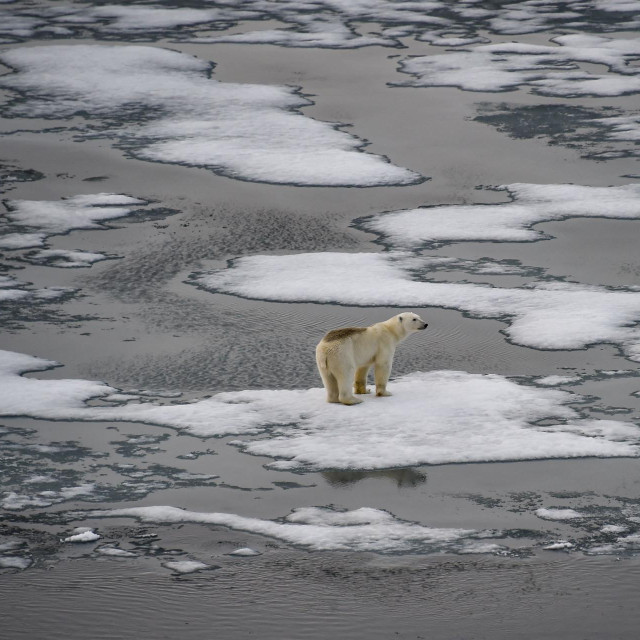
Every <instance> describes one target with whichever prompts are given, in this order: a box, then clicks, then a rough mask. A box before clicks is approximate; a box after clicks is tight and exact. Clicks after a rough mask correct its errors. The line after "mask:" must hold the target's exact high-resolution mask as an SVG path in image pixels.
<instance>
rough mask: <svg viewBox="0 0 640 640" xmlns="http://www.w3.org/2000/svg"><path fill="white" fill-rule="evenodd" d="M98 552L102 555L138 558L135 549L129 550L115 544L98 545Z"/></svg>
mask: <svg viewBox="0 0 640 640" xmlns="http://www.w3.org/2000/svg"><path fill="white" fill-rule="evenodd" d="M96 552H97V553H99V554H100V555H101V556H109V557H111V558H137V557H138V554H137V553H134V552H133V551H127V550H126V549H120V547H116V546H114V545H104V546H102V547H98V548H97V549H96Z"/></svg>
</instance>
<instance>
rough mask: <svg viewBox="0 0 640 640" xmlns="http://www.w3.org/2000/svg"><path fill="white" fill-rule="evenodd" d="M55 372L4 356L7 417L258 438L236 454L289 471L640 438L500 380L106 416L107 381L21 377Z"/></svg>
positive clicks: (0, 404) (574, 448) (114, 411)
mask: <svg viewBox="0 0 640 640" xmlns="http://www.w3.org/2000/svg"><path fill="white" fill-rule="evenodd" d="M52 364H53V363H51V362H49V361H46V360H40V359H37V358H32V357H30V356H25V355H22V354H14V353H10V352H0V415H25V416H31V417H34V418H45V419H66V420H86V421H131V422H147V423H151V424H156V425H160V426H168V427H173V428H176V429H181V430H184V431H186V432H188V433H191V434H194V435H198V436H221V435H227V434H245V435H259V436H260V438H258V439H254V440H242V441H235V442H234V444H236V445H237V446H239V447H241V448H242V450H244V451H246V452H247V453H251V454H255V455H261V456H269V457H272V458H277V459H278V460H277V461H276V462H274V463H273V464H272V466H273V468H276V469H282V470H285V469H288V470H291V469H295V470H309V469H311V470H314V469H325V468H333V469H381V468H390V467H406V466H412V465H421V464H447V463H456V462H487V461H500V460H531V459H540V458H574V457H585V456H599V457H619V456H627V457H635V456H637V455H638V453H639V449H638V444H639V443H640V430H639V428H638V427H637V426H636V425H634V424H633V423H629V422H619V421H615V420H594V419H590V418H585V417H582V416H581V415H580V414H579V413H578V412H577V411H576V410H575V409H573V408H572V407H570V406H568V405H569V404H570V403H575V402H579V401H580V400H581V398H580V397H579V396H576V395H574V394H572V393H570V392H567V391H561V390H557V389H549V388H540V387H535V386H526V385H520V384H517V383H516V382H514V381H512V380H509V379H507V378H504V377H502V376H498V375H480V374H469V373H465V372H455V371H432V372H429V373H415V374H412V375H408V376H403V377H401V378H398V379H396V380H394V381H392V383H391V390H392V392H393V394H394V395H393V396H392V397H390V398H385V399H380V398H376V397H373V396H363V397H364V403H363V404H361V405H359V406H358V407H357V408H356V409H355V410H354V409H347V408H345V407H343V406H342V405H335V404H329V403H327V402H326V399H325V393H324V390H323V389H319V388H315V389H305V390H302V389H298V390H284V389H283V390H257V391H239V392H226V393H219V394H217V395H215V396H213V397H212V398H208V399H205V400H201V401H198V402H194V403H191V404H180V405H164V406H163V405H156V404H153V403H149V402H145V403H143V404H139V405H131V404H128V405H124V406H109V407H103V406H89V405H88V404H86V401H87V400H89V399H90V398H99V397H101V396H102V395H107V394H109V393H111V392H113V389H111V388H110V387H107V385H105V384H103V383H98V382H89V381H84V380H50V379H47V380H38V379H35V378H26V377H24V376H20V375H19V373H20V372H25V371H37V370H42V369H45V368H48V367H50V366H51V365H52ZM381 407H382V408H383V409H384V410H381ZM541 421H544V424H542V423H541ZM49 493H51V494H52V495H49ZM58 493H60V492H57V493H55V492H41V493H39V494H38V495H37V496H35V497H33V499H38V500H42V501H49V502H53V501H56V500H57V499H58V498H60V497H61V496H59V495H58ZM62 497H63V498H64V497H65V496H62ZM27 498H30V497H24V496H20V495H14V496H12V497H11V501H12V502H13V503H14V504H16V505H17V504H18V502H19V501H20V500H23V499H27ZM25 506H32V505H30V504H26V503H24V504H22V505H21V508H24V507H25ZM33 506H36V505H33Z"/></svg>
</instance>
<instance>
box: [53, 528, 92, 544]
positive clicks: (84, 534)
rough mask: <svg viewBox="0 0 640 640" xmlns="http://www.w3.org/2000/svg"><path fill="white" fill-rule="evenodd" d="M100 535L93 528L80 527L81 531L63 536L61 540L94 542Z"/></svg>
mask: <svg viewBox="0 0 640 640" xmlns="http://www.w3.org/2000/svg"><path fill="white" fill-rule="evenodd" d="M101 537H102V536H101V535H99V534H97V533H96V532H95V531H94V530H93V529H86V528H84V527H83V528H82V531H79V532H78V533H74V534H73V535H71V536H68V537H67V538H63V539H62V542H95V541H96V540H100V538H101Z"/></svg>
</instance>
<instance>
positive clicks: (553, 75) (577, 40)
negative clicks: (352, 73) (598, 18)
mask: <svg viewBox="0 0 640 640" xmlns="http://www.w3.org/2000/svg"><path fill="white" fill-rule="evenodd" d="M552 41H553V42H554V43H555V44H556V45H558V46H547V45H533V44H527V43H520V42H514V43H499V44H487V45H479V46H477V47H475V48H473V49H471V50H469V51H458V52H452V53H447V54H441V55H432V56H418V57H414V58H409V59H406V60H403V61H401V63H400V70H401V71H402V72H404V73H407V74H409V75H411V76H413V79H412V80H409V81H407V82H404V83H401V86H414V87H458V88H460V89H464V90H465V91H493V92H495V91H509V90H513V89H515V88H517V87H519V86H523V85H526V86H529V87H531V88H532V90H533V91H534V92H535V93H539V94H542V95H550V96H563V97H576V96H590V95H595V96H618V95H624V94H629V93H636V92H638V91H640V75H638V74H637V68H636V67H634V66H633V65H632V63H633V62H634V61H636V60H637V59H638V58H640V39H612V38H606V37H604V36H599V35H595V34H570V35H564V36H558V37H556V38H552ZM579 63H591V64H596V65H604V66H606V67H608V68H609V71H610V72H612V74H608V73H603V74H596V73H591V72H589V71H583V70H581V69H580V68H579V67H578V64H579ZM613 74H615V75H613Z"/></svg>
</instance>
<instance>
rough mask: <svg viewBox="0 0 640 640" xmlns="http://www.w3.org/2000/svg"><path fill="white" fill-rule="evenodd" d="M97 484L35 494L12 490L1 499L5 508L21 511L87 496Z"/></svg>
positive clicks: (0, 502) (1, 503)
mask: <svg viewBox="0 0 640 640" xmlns="http://www.w3.org/2000/svg"><path fill="white" fill-rule="evenodd" d="M95 488H96V485H95V484H93V483H90V482H87V483H85V484H81V485H79V486H76V487H62V488H61V489H60V490H58V491H49V490H47V491H40V492H38V493H37V494H35V495H27V494H24V493H16V492H15V491H10V492H7V493H5V495H4V497H3V498H2V500H1V501H0V505H1V506H2V508H3V509H7V510H8V511H21V510H22V509H26V508H31V507H49V506H51V505H52V504H58V503H60V502H65V501H67V500H73V499H74V498H77V497H80V496H87V495H91V494H93V493H94V491H95Z"/></svg>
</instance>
